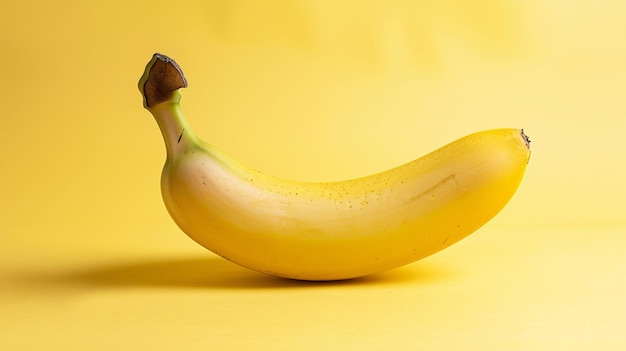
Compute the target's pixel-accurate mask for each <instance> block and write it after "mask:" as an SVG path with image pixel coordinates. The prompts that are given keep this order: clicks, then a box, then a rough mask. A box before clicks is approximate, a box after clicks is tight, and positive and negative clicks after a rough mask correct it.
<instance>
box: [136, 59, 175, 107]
mask: <svg viewBox="0 0 626 351" xmlns="http://www.w3.org/2000/svg"><path fill="white" fill-rule="evenodd" d="M186 87H187V78H186V77H185V75H184V74H183V70H182V69H181V68H180V66H179V65H178V64H177V63H176V61H174V60H173V59H171V58H170V57H168V56H166V55H163V54H159V53H155V54H154V55H153V56H152V59H151V60H150V62H148V64H147V65H146V69H145V71H144V74H143V76H142V77H141V79H139V91H140V92H141V95H143V104H144V107H146V108H150V107H153V106H155V105H157V104H160V103H162V102H165V101H167V100H169V99H170V98H171V97H172V94H173V93H174V92H175V91H176V90H178V89H180V88H186Z"/></svg>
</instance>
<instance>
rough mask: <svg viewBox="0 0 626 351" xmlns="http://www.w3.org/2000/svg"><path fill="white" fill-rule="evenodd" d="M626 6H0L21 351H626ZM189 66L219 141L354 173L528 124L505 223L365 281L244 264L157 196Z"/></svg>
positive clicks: (243, 151) (6, 166) (271, 163)
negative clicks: (293, 275) (166, 86)
mask: <svg viewBox="0 0 626 351" xmlns="http://www.w3.org/2000/svg"><path fill="white" fill-rule="evenodd" d="M625 18H626V2H622V1H619V0H572V1H565V0H542V1H539V0H532V1H522V0H519V1H511V0H475V1H463V0H444V1H426V0H424V1H356V0H355V1H330V0H328V1H326V0H322V1H315V0H309V1H306V0H282V1H281V0H264V1H244V0H219V1H218V0H213V1H177V2H171V1H167V2H166V1H152V2H147V1H118V0H111V1H99V2H95V1H93V2H90V1H78V0H76V1H71V0H60V1H54V2H53V1H20V2H17V1H14V2H10V3H8V4H4V5H3V9H2V12H0V48H1V52H0V78H1V84H0V96H2V99H3V103H4V107H3V108H2V110H1V111H2V116H1V117H0V160H1V162H2V168H1V169H2V171H1V172H0V349H1V350H112V349H117V350H131V349H132V350H141V349H151V350H155V349H159V350H167V349H174V348H176V349H181V350H209V349H217V348H219V349H222V350H229V349H235V348H237V349H239V350H244V349H255V350H283V349H284V350H346V349H359V350H389V349H397V350H407V349H415V350H455V349H467V347H468V346H469V345H473V346H474V347H475V348H476V349H480V350H539V349H542V350H548V349H549V350H617V349H621V348H623V347H624V345H626V300H625V296H626V258H625V257H626V216H625V212H626V211H625V210H626V187H625V186H624V179H626V162H625V161H626V156H625V155H624V152H625V151H626V142H625V141H624V134H625V132H626V131H625V127H626V122H625V118H624V117H625V115H626V83H625V82H626V21H624V19H625ZM154 52H161V53H163V54H166V55H169V56H171V57H173V58H174V59H175V60H177V62H178V63H179V64H180V65H181V66H182V67H183V69H184V71H185V73H186V75H187V78H188V80H189V84H190V86H189V88H188V89H185V90H184V91H183V100H182V105H183V109H184V110H185V112H186V115H187V117H188V119H189V122H190V123H191V124H192V125H193V126H194V128H195V130H196V132H197V133H198V134H199V135H200V136H201V137H203V138H204V139H205V140H207V141H209V142H211V143H213V144H215V145H217V146H218V147H220V148H222V149H223V150H225V151H227V152H229V153H231V154H232V155H234V156H236V157H238V158H240V159H241V160H242V161H244V162H245V163H247V164H249V165H251V166H254V167H256V168H258V169H260V170H262V171H265V172H269V173H273V174H276V175H279V176H282V177H286V178H294V179H301V180H336V179H342V178H351V177H356V176H361V175H365V174H369V173H372V172H377V171H381V170H384V169H387V168H390V167H393V166H396V165H399V164H401V163H403V162H406V161H409V160H411V159H414V158H417V157H419V156H421V155H423V154H425V153H427V152H429V151H431V150H433V149H434V148H436V147H439V146H441V145H443V144H445V143H447V142H449V141H452V140H454V139H456V138H458V137H461V136H463V135H465V134H469V133H471V132H474V131H478V130H481V129H490V128H499V127H523V128H525V131H526V132H527V134H528V135H529V136H530V138H531V140H532V144H531V147H532V157H531V160H530V164H529V167H528V170H527V174H526V177H525V179H524V181H523V183H522V185H521V187H520V189H519V191H518V193H517V194H516V196H515V197H514V198H513V200H512V201H511V203H510V204H509V205H508V206H507V207H506V208H505V209H504V210H503V211H502V212H501V214H500V215H499V216H498V217H496V218H495V219H494V220H493V221H491V222H490V223H488V224H487V225H486V226H485V227H484V228H483V229H481V230H480V231H478V232H477V233H475V234H474V235H472V236H470V237H469V238H467V239H465V240H464V241H462V242H460V243H458V244H456V245H455V246H453V247H451V248H450V249H447V250H445V251H443V252H441V253H438V254H436V255H434V256H431V257H429V258H427V259H425V260H422V261H420V262H417V263H414V264H412V265H409V266H406V267H404V268H400V269H397V270H394V271H390V272H387V273H383V274H379V275H375V276H372V277H369V278H365V279H359V280H355V281H349V282H339V283H322V284H311V283H301V282H292V281H286V280H282V279H277V278H273V277H268V276H265V275H262V274H257V273H255V272H251V271H248V270H245V269H243V268H239V267H238V266H235V265H233V264H231V263H229V262H226V261H224V260H222V259H219V258H217V257H216V256H214V255H213V254H211V253H209V252H207V251H205V250H204V249H202V248H201V247H199V246H197V245H196V244H195V243H193V242H192V241H191V240H190V239H188V238H187V237H186V236H185V235H184V234H183V233H182V232H181V231H180V230H179V229H178V228H177V227H176V226H175V225H174V223H173V222H172V221H171V219H170V218H169V216H168V214H167V212H166V210H165V208H164V206H163V204H162V202H161V198H160V193H159V176H160V169H161V166H162V164H163V162H164V156H165V150H164V145H163V143H162V140H161V136H160V133H159V131H158V128H157V125H156V123H155V122H154V120H153V119H152V117H151V116H150V114H149V113H148V112H147V111H145V110H144V109H143V108H142V102H141V96H140V94H139V92H138V90H137V80H138V79H139V77H140V75H141V74H142V72H143V69H144V67H145V64H146V63H147V62H148V61H149V59H150V57H151V55H152V54H153V53H154Z"/></svg>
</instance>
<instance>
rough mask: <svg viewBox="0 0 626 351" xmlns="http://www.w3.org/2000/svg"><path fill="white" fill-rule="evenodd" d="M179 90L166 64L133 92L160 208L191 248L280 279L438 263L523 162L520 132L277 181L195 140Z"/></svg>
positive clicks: (158, 60) (510, 185)
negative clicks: (158, 165)
mask: <svg viewBox="0 0 626 351" xmlns="http://www.w3.org/2000/svg"><path fill="white" fill-rule="evenodd" d="M186 86H187V80H186V79H185V76H184V75H183V73H182V70H181V69H180V67H179V66H178V65H177V64H176V62H174V61H173V60H172V59H170V58H169V57H167V56H164V55H160V54H155V55H154V56H153V58H152V60H151V61H150V62H149V63H148V65H147V66H146V69H145V72H144V75H143V76H142V77H141V79H140V81H139V90H140V91H141V93H142V95H143V98H144V107H146V108H147V109H148V110H149V111H150V112H151V113H152V115H153V116H154V118H155V119H156V121H157V123H158V125H159V128H160V130H161V133H162V134H163V138H164V141H165V145H166V149H167V159H166V162H165V165H164V167H163V172H162V175H161V192H162V195H163V200H164V202H165V206H166V207H167V210H168V212H169V214H170V215H171V217H172V218H173V219H174V221H175V222H176V224H177V225H178V226H179V227H180V228H181V229H182V230H183V231H184V232H185V233H186V234H187V235H188V236H189V237H191V238H192V239H193V240H195V241H196V242H198V243H199V244H200V245H202V246H204V247H206V248H207V249H209V250H211V251H212V252H214V253H216V254H218V255H220V256H222V257H225V258H226V259H228V260H230V261H233V262H235V263H238V264H240V265H242V266H244V267H248V268H250V269H253V270H256V271H260V272H264V273H268V274H273V275H277V276H281V277H286V278H291V279H301V280H338V279H349V278H355V277H360V276H365V275H369V274H373V273H377V272H382V271H385V270H389V269H392V268H396V267H400V266H402V265H406V264H408V263H411V262H415V261H417V260H419V259H421V258H424V257H426V256H429V255H431V254H433V253H435V252H438V251H440V250H442V249H444V248H446V247H448V246H450V245H452V244H453V243H455V242H458V241H459V240H461V239H462V238H464V237H466V236H468V235H469V234H471V233H473V232H474V231H476V230H477V229H478V228H480V227H481V226H483V225H484V224H485V223H487V222H488V221H489V220H490V219H491V218H493V217H494V216H495V215H496V214H497V213H498V212H500V210H501V209H502V208H503V207H504V206H505V205H506V204H507V203H508V201H509V200H510V199H511V197H512V196H513V194H514V193H515V192H516V190H517V188H518V186H519V184H520V182H521V180H522V177H523V175H524V171H525V169H526V165H527V163H528V160H529V157H530V149H529V139H528V138H527V137H526V136H525V135H524V133H523V131H522V130H520V129H494V130H487V131H482V132H478V133H474V134H471V135H468V136H465V137H463V138H461V139H459V140H456V141H454V142H452V143H450V144H448V145H445V146H443V147H441V148H440V149H437V150H435V151H433V152H431V153H430V154H428V155H425V156H423V157H421V158H418V159H416V160H414V161H412V162H409V163H407V164H404V165H401V166H398V167H396V168H393V169H390V170H387V171H385V172H381V173H377V174H373V175H369V176H366V177H362V178H357V179H352V180H346V181H339V182H328V183H305V182H296V181H289V180H283V179H278V178H276V177H273V176H270V175H267V174H263V173H261V172H259V171H257V170H254V169H251V168H249V167H246V166H245V165H242V164H241V163H239V162H238V161H237V160H234V159H232V158H230V157H229V156H228V155H226V154H225V153H223V152H222V151H220V150H219V149H217V148H215V147H214V146H212V145H209V144H207V143H205V142H203V141H202V140H200V139H199V138H197V137H196V136H195V134H194V133H193V132H192V130H191V128H190V126H189V124H188V123H187V121H186V120H185V118H184V116H183V113H182V111H181V109H180V105H179V101H180V93H179V89H180V88H183V87H186Z"/></svg>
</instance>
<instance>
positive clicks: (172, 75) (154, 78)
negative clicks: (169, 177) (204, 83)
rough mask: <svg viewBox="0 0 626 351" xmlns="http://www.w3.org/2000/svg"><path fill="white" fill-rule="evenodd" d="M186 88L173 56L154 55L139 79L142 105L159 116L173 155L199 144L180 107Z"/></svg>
mask: <svg viewBox="0 0 626 351" xmlns="http://www.w3.org/2000/svg"><path fill="white" fill-rule="evenodd" d="M186 87H187V79H186V78H185V75H184V74H183V71H182V69H181V68H180V66H178V64H177V63H176V62H175V61H174V60H172V59H171V58H169V57H167V56H165V55H161V54H158V53H157V54H154V55H153V56H152V60H150V62H148V64H147V65H146V69H145V71H144V74H143V76H142V77H141V79H139V91H140V92H141V95H142V96H143V106H144V107H145V108H146V109H147V110H148V111H150V113H152V115H153V116H154V118H155V119H156V121H157V123H158V125H159V129H160V130H161V134H162V135H163V139H164V141H165V147H166V149H167V156H168V158H169V157H172V156H173V155H174V154H176V153H177V152H178V151H180V150H183V149H184V148H185V147H188V146H190V145H195V144H197V142H198V140H197V138H196V137H195V135H194V134H193V133H192V131H191V128H190V127H189V124H188V123H187V121H186V120H185V117H184V115H183V113H182V111H181V109H180V105H179V102H180V93H179V92H178V90H179V89H180V88H186Z"/></svg>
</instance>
